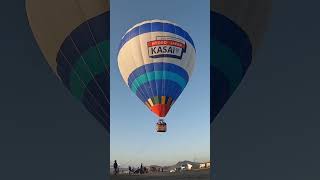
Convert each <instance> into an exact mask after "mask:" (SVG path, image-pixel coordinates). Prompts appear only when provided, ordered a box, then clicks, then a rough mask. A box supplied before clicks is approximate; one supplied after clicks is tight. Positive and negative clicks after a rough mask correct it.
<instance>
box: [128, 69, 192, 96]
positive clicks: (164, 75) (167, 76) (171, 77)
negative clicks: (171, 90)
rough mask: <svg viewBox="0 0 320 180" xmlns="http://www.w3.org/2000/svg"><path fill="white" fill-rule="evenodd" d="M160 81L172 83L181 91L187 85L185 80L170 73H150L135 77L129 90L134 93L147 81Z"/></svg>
mask: <svg viewBox="0 0 320 180" xmlns="http://www.w3.org/2000/svg"><path fill="white" fill-rule="evenodd" d="M161 79H164V80H171V81H174V82H176V83H177V84H179V86H180V87H181V89H183V88H184V87H186V85H187V82H186V80H185V79H184V78H182V77H181V76H180V75H179V74H176V73H173V72H170V71H152V72H148V73H145V74H142V75H140V76H139V77H137V78H136V79H135V80H134V81H133V82H132V84H131V90H132V91H133V92H134V93H136V91H137V90H138V89H139V87H140V86H141V85H142V84H144V83H147V82H149V81H153V80H161Z"/></svg>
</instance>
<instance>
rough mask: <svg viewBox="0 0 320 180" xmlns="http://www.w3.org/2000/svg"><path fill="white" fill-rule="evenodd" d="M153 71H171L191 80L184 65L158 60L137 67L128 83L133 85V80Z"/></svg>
mask: <svg viewBox="0 0 320 180" xmlns="http://www.w3.org/2000/svg"><path fill="white" fill-rule="evenodd" d="M152 71H169V72H174V73H176V74H178V75H180V76H181V77H182V78H183V79H185V80H186V82H188V81H189V75H188V73H187V71H186V70H184V69H183V68H182V67H180V66H178V65H175V64H172V63H164V62H158V63H150V64H146V65H143V66H140V67H138V68H137V69H135V70H134V71H133V72H132V73H131V74H130V75H129V78H128V85H129V87H130V86H131V84H132V82H133V81H134V80H135V79H136V78H137V77H139V76H140V75H142V74H145V73H148V72H152Z"/></svg>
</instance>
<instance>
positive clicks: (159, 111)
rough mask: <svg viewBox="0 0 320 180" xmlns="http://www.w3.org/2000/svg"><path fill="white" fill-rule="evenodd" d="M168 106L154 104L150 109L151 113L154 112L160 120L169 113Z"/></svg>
mask: <svg viewBox="0 0 320 180" xmlns="http://www.w3.org/2000/svg"><path fill="white" fill-rule="evenodd" d="M169 110H170V105H168V104H156V105H154V106H152V107H151V111H152V112H154V113H155V114H156V115H157V116H158V117H159V118H160V119H163V118H164V117H165V116H166V115H167V114H168V112H169Z"/></svg>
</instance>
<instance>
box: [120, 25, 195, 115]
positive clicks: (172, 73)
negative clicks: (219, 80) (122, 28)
mask: <svg viewBox="0 0 320 180" xmlns="http://www.w3.org/2000/svg"><path fill="white" fill-rule="evenodd" d="M194 64H195V47H194V43H193V41H192V39H191V37H190V35H189V34H188V33H187V32H186V31H185V30H183V29H182V28H181V27H180V26H178V25H176V24H174V23H172V22H169V21H165V20H150V21H144V22H141V23H139V24H137V25H135V26H133V27H132V28H131V29H129V30H128V31H127V32H126V33H125V35H124V36H123V37H122V39H121V43H120V47H119V53H118V66H119V69H120V73H121V75H122V77H123V80H124V81H125V83H126V84H127V86H128V87H129V88H130V89H131V91H132V92H133V93H135V94H136V95H137V96H138V98H139V99H140V100H141V101H142V102H143V103H144V104H145V105H146V106H147V107H148V108H149V109H150V110H151V111H152V112H153V113H155V114H156V115H157V116H158V117H160V118H163V117H165V116H166V115H167V113H168V112H169V110H170V108H171V106H172V105H173V104H174V102H175V101H176V100H177V99H178V97H179V95H180V94H181V92H182V91H183V89H184V88H185V86H186V85H187V83H188V81H189V78H190V76H191V74H192V70H193V67H194Z"/></svg>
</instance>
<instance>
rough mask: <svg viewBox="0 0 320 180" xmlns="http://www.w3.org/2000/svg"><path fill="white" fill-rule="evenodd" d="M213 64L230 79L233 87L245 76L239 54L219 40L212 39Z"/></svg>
mask: <svg viewBox="0 0 320 180" xmlns="http://www.w3.org/2000/svg"><path fill="white" fill-rule="evenodd" d="M211 45H212V46H213V47H212V48H211V52H210V54H211V56H212V57H211V58H210V59H211V65H213V66H214V67H215V68H217V69H219V70H220V71H221V72H223V73H224V74H225V76H226V78H227V79H228V80H229V83H230V84H229V85H230V87H231V89H235V88H236V87H237V86H238V84H239V83H240V81H241V79H242V77H243V73H244V72H243V70H242V65H241V61H240V58H239V56H237V55H236V54H235V53H234V52H233V51H232V49H230V48H229V47H227V46H225V45H223V44H221V43H220V42H219V41H217V40H213V41H211Z"/></svg>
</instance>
